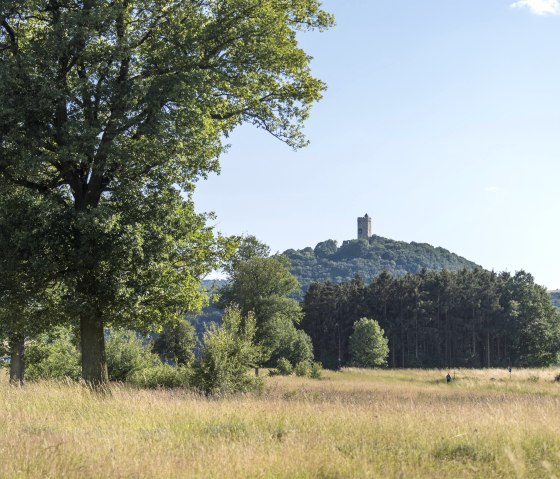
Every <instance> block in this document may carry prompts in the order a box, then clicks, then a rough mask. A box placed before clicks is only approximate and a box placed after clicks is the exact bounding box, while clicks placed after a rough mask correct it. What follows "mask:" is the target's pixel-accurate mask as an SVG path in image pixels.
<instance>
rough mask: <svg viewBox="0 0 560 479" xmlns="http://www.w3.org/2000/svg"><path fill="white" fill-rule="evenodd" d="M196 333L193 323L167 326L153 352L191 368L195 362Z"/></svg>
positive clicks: (156, 342)
mask: <svg viewBox="0 0 560 479" xmlns="http://www.w3.org/2000/svg"><path fill="white" fill-rule="evenodd" d="M195 345H196V332H195V330H194V327H193V325H192V324H191V323H189V322H187V321H184V320H182V321H180V322H178V323H170V324H166V325H165V326H164V328H163V331H162V333H161V334H160V335H159V337H158V338H157V339H156V341H155V342H154V347H153V350H154V352H156V353H158V354H159V355H160V356H161V358H163V359H164V360H166V361H173V363H174V364H181V365H183V366H189V365H191V364H192V363H193V362H194V352H193V350H194V347H195Z"/></svg>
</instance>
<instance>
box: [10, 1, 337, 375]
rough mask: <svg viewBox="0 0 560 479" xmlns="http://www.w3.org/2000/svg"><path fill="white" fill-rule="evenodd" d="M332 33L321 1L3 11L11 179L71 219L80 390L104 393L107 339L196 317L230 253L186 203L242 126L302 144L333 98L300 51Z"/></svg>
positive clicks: (67, 229)
mask: <svg viewBox="0 0 560 479" xmlns="http://www.w3.org/2000/svg"><path fill="white" fill-rule="evenodd" d="M331 24H332V18H331V17H330V16H329V15H328V14H327V13H325V12H324V11H323V10H321V8H320V3H319V1H318V0H193V1H190V0H188V1H181V2H177V1H172V0H142V1H140V0H2V2H0V175H1V176H2V178H3V179H4V180H5V181H9V182H10V183H11V184H13V185H15V186H18V187H22V188H25V189H26V190H27V191H28V192H29V193H30V194H33V195H36V196H37V197H42V198H44V199H48V202H49V204H50V203H52V204H58V205H59V206H60V207H61V208H62V209H63V213H62V214H61V217H62V218H63V221H62V224H61V225H60V230H61V231H62V233H60V234H62V235H63V237H64V240H65V241H64V242H65V243H66V245H67V248H66V249H65V250H64V254H63V255H62V256H61V257H59V258H58V259H57V267H58V268H57V269H58V271H57V277H58V279H59V281H61V283H63V284H64V285H65V288H67V289H68V291H69V294H68V297H67V301H65V307H66V310H67V311H66V314H67V317H70V318H74V317H75V318H78V320H79V323H80V336H81V350H82V374H83V377H84V379H86V380H88V381H90V382H92V383H103V382H105V381H107V366H106V360H105V353H104V335H103V329H104V326H106V325H108V324H109V323H113V324H123V323H124V324H125V325H132V326H143V325H146V324H147V323H157V322H160V323H161V322H166V321H168V320H169V319H170V316H175V317H178V316H180V314H181V313H182V311H183V310H184V309H186V308H191V307H195V306H197V305H198V304H199V303H200V301H201V295H200V294H199V293H198V292H197V288H196V284H197V281H198V279H199V278H200V276H201V275H202V274H203V273H204V272H205V271H207V270H208V269H209V268H212V267H213V266H214V265H215V264H216V262H217V261H218V257H219V256H221V255H222V253H224V251H225V250H226V249H227V248H228V245H227V244H225V243H224V242H223V241H222V242H220V241H216V240H215V239H214V237H213V234H212V231H211V230H210V229H208V228H207V227H206V226H205V217H204V216H200V215H196V214H195V213H194V209H193V205H192V203H191V202H190V201H188V200H184V197H182V196H181V194H180V193H179V191H178V189H181V190H182V191H183V192H190V191H192V189H193V187H194V184H195V182H196V180H197V179H198V178H200V177H201V176H202V177H204V176H205V175H206V174H207V173H208V172H211V171H216V170H218V166H219V165H218V157H219V155H220V153H222V151H223V148H224V145H223V143H222V139H223V138H224V136H227V134H228V133H229V132H230V131H232V129H234V128H235V127H236V126H238V125H240V124H242V123H247V122H248V123H252V124H254V125H256V126H258V127H260V128H263V129H265V130H266V131H268V132H270V133H271V134H272V135H274V136H275V137H277V138H279V139H280V140H282V141H284V142H286V143H287V144H289V145H290V146H292V147H294V148H297V147H300V146H303V145H304V144H305V140H304V138H303V135H302V132H301V126H302V122H303V120H304V119H305V118H306V117H307V116H308V113H309V109H310V107H311V105H312V103H313V102H315V101H316V100H318V99H319V98H320V96H321V92H322V90H323V89H324V85H323V83H322V82H321V81H319V80H317V79H316V78H314V77H313V76H312V75H311V73H310V68H309V62H310V57H309V56H308V55H307V54H306V53H305V52H304V51H303V50H302V49H301V48H300V47H299V45H298V42H297V37H296V36H297V32H298V30H306V29H315V28H318V29H322V28H327V27H329V26H330V25H331Z"/></svg>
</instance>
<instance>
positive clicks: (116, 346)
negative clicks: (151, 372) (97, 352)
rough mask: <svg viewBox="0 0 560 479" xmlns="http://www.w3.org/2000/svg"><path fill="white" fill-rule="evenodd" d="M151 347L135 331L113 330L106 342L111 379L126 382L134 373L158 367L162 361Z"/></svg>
mask: <svg viewBox="0 0 560 479" xmlns="http://www.w3.org/2000/svg"><path fill="white" fill-rule="evenodd" d="M151 346H152V345H151V344H150V343H147V344H145V343H144V340H143V339H142V338H141V337H138V336H137V335H136V333H135V332H134V331H126V330H118V329H117V330H112V331H111V333H110V335H109V337H108V339H107V342H106V353H107V368H108V371H109V379H110V380H111V381H126V380H127V378H128V376H129V375H130V374H132V373H135V372H139V371H142V370H144V369H146V368H151V367H156V366H158V365H159V364H160V360H159V358H158V357H157V356H156V355H154V354H153V353H152V352H151Z"/></svg>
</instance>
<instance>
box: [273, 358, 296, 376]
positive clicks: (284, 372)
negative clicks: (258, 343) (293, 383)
mask: <svg viewBox="0 0 560 479" xmlns="http://www.w3.org/2000/svg"><path fill="white" fill-rule="evenodd" d="M276 370H277V371H278V374H279V375H280V376H289V375H290V374H292V373H293V371H294V368H293V367H292V364H291V363H290V361H288V360H287V359H286V358H280V359H279V360H278V362H277V363H276Z"/></svg>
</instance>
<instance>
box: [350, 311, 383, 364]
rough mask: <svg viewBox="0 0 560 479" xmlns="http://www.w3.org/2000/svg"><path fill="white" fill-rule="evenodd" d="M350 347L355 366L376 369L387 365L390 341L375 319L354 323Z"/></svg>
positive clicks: (360, 320)
mask: <svg viewBox="0 0 560 479" xmlns="http://www.w3.org/2000/svg"><path fill="white" fill-rule="evenodd" d="M349 346H350V356H351V358H352V365H353V366H356V367H359V368H375V367H379V366H386V365H387V356H388V355H389V346H388V340H387V338H386V337H385V334H384V332H383V330H382V329H381V327H380V326H379V323H378V322H377V321H375V320H374V319H368V318H361V319H359V320H358V321H356V322H355V323H354V334H352V336H350V339H349Z"/></svg>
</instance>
